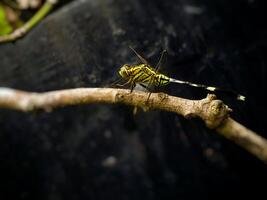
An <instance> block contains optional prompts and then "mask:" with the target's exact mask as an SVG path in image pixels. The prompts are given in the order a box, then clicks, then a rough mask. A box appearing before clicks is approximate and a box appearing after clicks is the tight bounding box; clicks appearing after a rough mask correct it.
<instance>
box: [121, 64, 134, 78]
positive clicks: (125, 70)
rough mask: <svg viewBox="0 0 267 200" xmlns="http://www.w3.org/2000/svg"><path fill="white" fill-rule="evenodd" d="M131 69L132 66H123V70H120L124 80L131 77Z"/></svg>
mask: <svg viewBox="0 0 267 200" xmlns="http://www.w3.org/2000/svg"><path fill="white" fill-rule="evenodd" d="M130 69H131V66H130V65H127V64H125V65H123V66H122V67H121V68H120V71H119V74H120V76H121V77H122V78H126V79H127V78H129V76H130V71H129V70H130Z"/></svg>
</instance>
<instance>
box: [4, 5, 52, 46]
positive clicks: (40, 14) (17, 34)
mask: <svg viewBox="0 0 267 200" xmlns="http://www.w3.org/2000/svg"><path fill="white" fill-rule="evenodd" d="M56 3H57V0H46V2H45V3H44V5H43V6H42V7H41V8H40V9H39V10H38V11H37V13H36V14H35V15H34V16H33V17H32V18H31V19H30V20H29V21H28V22H26V23H25V24H24V25H23V26H22V27H20V28H18V29H16V30H15V31H13V32H12V33H11V34H9V35H3V36H0V43H4V42H12V41H15V40H17V39H19V38H21V37H23V36H24V35H25V34H26V33H28V32H29V31H30V30H31V29H32V28H33V27H34V26H35V25H36V24H38V23H39V22H40V21H41V20H42V19H43V18H44V17H45V16H46V15H47V14H48V13H49V12H50V11H51V10H52V9H53V7H54V5H55V4H56Z"/></svg>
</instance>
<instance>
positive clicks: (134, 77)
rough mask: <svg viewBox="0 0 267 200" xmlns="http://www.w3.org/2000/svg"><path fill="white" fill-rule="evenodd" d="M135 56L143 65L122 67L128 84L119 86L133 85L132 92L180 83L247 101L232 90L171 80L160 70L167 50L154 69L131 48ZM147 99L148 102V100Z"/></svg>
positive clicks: (121, 71) (125, 65)
mask: <svg viewBox="0 0 267 200" xmlns="http://www.w3.org/2000/svg"><path fill="white" fill-rule="evenodd" d="M129 48H130V49H131V50H132V51H133V52H134V53H135V54H136V56H137V57H138V58H139V59H140V61H141V63H140V64H135V65H130V64H124V65H123V66H121V67H120V69H119V72H118V73H119V75H120V76H121V78H122V79H123V80H125V81H126V82H125V83H124V84H122V85H119V84H117V85H118V86H125V85H128V84H130V85H131V92H132V91H133V89H134V88H135V86H136V84H140V85H141V86H143V87H145V88H146V89H148V90H149V88H150V87H151V86H156V87H158V86H159V87H161V86H166V85H168V84H170V83H178V84H184V85H188V86H191V87H197V88H203V89H205V90H207V91H210V92H215V91H222V92H227V93H230V94H232V95H234V96H235V98H236V99H237V100H239V101H245V99H246V97H245V96H243V95H241V94H237V93H236V92H234V91H232V90H226V89H221V88H217V87H213V86H207V85H203V84H196V83H192V82H189V81H182V80H178V79H174V78H171V77H169V76H167V75H164V74H162V73H159V72H158V71H159V68H160V66H161V62H162V59H163V56H164V54H165V53H166V52H167V51H166V50H163V51H162V53H161V56H160V59H159V62H158V64H157V65H156V67H155V68H154V67H152V66H151V65H149V64H148V62H147V60H146V59H145V58H143V57H142V56H141V55H140V54H139V53H137V51H136V50H135V49H134V48H132V47H131V46H130V47H129ZM150 95H151V92H150V93H149V96H148V99H149V97H150ZM148 99H147V100H148Z"/></svg>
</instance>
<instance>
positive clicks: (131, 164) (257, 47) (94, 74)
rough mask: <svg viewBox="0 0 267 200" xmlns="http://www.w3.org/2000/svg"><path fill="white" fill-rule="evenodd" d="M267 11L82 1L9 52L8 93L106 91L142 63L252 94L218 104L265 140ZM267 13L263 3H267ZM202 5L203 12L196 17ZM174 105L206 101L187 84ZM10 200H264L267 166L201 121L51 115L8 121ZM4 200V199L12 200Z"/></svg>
mask: <svg viewBox="0 0 267 200" xmlns="http://www.w3.org/2000/svg"><path fill="white" fill-rule="evenodd" d="M261 2H262V1H243V0H237V1H224V0H217V1H207V0H201V1H200V0H191V1H188V0H187V1H182V0H180V1H176V0H173V1H172V0H169V1H152V0H148V1H141V0H129V1H127V3H125V1H123V0H113V1H108V0H98V1H95V0H87V1H79V0H77V1H75V2H73V3H70V4H68V5H65V6H64V7H63V8H62V9H58V10H56V11H55V12H54V13H53V14H52V15H50V16H49V17H47V18H46V19H45V20H44V21H43V22H42V23H40V24H39V25H38V26H37V27H36V28H35V29H33V30H32V31H31V32H30V33H29V34H28V35H27V36H26V37H24V38H23V39H22V40H19V41H18V42H16V43H9V44H4V45H0V59H1V62H0V67H1V71H0V85H1V87H11V88H17V89H22V90H27V91H34V92H44V91H50V90H58V89H66V88H75V87H102V86H105V85H107V84H109V83H111V82H113V81H114V80H115V79H116V70H117V69H118V67H119V66H120V65H122V64H124V63H127V62H129V63H134V62H136V61H137V59H136V57H135V56H134V55H133V54H132V52H131V51H130V50H129V49H128V45H132V46H134V47H135V48H136V49H137V50H138V51H139V52H141V53H143V55H145V56H146V57H147V58H148V60H149V61H151V63H152V64H154V63H156V62H157V59H158V57H159V53H160V51H161V49H163V48H164V49H167V51H168V56H167V59H166V60H165V62H164V64H165V65H164V67H163V68H162V70H163V72H166V73H167V74H168V75H170V76H173V77H174V78H179V79H183V80H188V81H194V82H198V83H204V84H208V85H213V86H220V87H226V88H231V89H235V90H237V91H239V92H240V93H242V94H245V95H246V96H247V97H248V101H247V102H246V103H245V104H240V103H239V102H236V101H235V100H234V99H232V98H231V97H227V96H224V95H221V96H219V98H221V99H223V101H224V102H225V103H226V104H227V105H229V106H230V107H231V108H232V109H233V113H232V116H233V118H234V119H236V120H237V121H239V122H240V123H241V124H244V125H245V126H246V127H248V128H250V129H252V130H255V131H256V132H257V133H259V134H261V135H262V136H264V137H267V136H266V135H263V134H264V133H265V134H266V132H265V130H266V120H265V119H266V118H264V117H261V116H260V113H262V111H263V110H266V105H265V102H264V101H265V98H264V92H263V91H265V90H264V89H266V88H265V85H266V84H265V80H266V69H265V65H266V62H267V61H266V57H265V56H264V55H265V54H266V25H265V24H266V21H265V19H266V14H265V8H264V6H263V3H261ZM263 2H264V1H263ZM192 6H193V7H192ZM164 92H167V93H169V94H171V95H175V96H180V97H184V98H190V99H201V98H203V97H205V96H206V92H204V91H200V90H198V89H194V88H188V87H184V86H179V85H170V86H169V87H167V88H165V89H164ZM0 131H1V134H0V153H1V154H0V155H1V156H0V158H1V165H0V168H1V171H0V173H1V174H0V176H1V180H0V183H1V185H2V187H1V189H0V195H1V199H30V198H34V199H40V198H42V199H85V198H87V199H108V198H111V197H112V198H114V199H146V200H149V199H196V198H201V199H204V198H205V199H215V198H218V196H219V197H221V198H230V197H231V198H233V197H234V196H235V194H236V195H237V196H238V198H241V196H248V195H250V194H253V196H254V198H255V196H257V195H259V194H260V193H264V191H265V185H264V184H262V183H261V182H262V181H263V180H266V179H267V177H266V176H267V175H266V166H265V165H264V164H262V163H261V162H260V161H258V160H257V159H256V158H254V157H253V156H251V155H250V154H248V153H247V152H246V151H244V150H243V149H241V148H239V147H238V146H237V145H235V144H233V143H231V142H228V140H225V139H223V138H222V137H219V136H217V135H216V134H213V131H210V130H208V129H207V128H206V127H205V126H204V124H203V123H202V122H200V120H185V119H183V118H181V117H178V116H176V115H175V114H170V113H161V112H156V111H155V112H148V113H143V112H140V113H139V114H138V115H137V116H135V117H134V116H133V115H132V109H131V108H128V109H127V108H125V107H121V106H78V107H70V108H62V109H59V110H55V111H54V112H51V113H43V112H34V113H30V114H29V113H27V114H25V113H19V112H16V111H8V110H1V111H0ZM4 197H5V198H4Z"/></svg>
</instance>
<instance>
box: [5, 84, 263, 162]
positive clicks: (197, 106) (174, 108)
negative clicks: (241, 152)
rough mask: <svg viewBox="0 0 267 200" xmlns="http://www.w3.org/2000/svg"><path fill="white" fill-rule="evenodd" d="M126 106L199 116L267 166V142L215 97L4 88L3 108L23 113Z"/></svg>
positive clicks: (80, 89)
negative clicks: (93, 105)
mask: <svg viewBox="0 0 267 200" xmlns="http://www.w3.org/2000/svg"><path fill="white" fill-rule="evenodd" d="M93 103H94V104H96V103H101V104H125V105H130V106H137V107H141V108H142V109H143V110H150V109H159V110H164V111H168V112H175V113H177V114H179V115H182V116H184V117H186V118H191V117H199V118H201V119H202V120H203V121H204V122H205V124H206V125H207V127H208V128H210V129H214V130H216V132H217V133H219V134H220V135H222V136H224V137H226V138H227V139H229V140H231V141H233V142H235V143H236V144H238V145H240V146H241V147H243V148H245V149H246V150H247V151H249V152H250V153H252V154H253V155H254V156H256V157H257V158H258V159H260V160H262V161H263V162H265V163H266V164H267V140H266V139H264V138H263V137H261V136H259V135H257V134H256V133H255V132H253V131H251V130H249V129H247V128H246V127H244V126H243V125H241V124H239V123H238V122H236V121H234V120H233V119H231V118H230V117H229V113H230V112H231V109H230V108H229V107H228V106H227V105H225V104H224V103H223V102H222V101H221V100H217V99H216V96H215V95H212V94H208V96H207V97H206V98H205V99H201V100H188V99H183V98H179V97H174V96H169V95H167V94H164V93H152V94H151V96H150V98H149V100H148V101H147V93H146V92H141V91H134V92H132V93H130V90H125V89H114V88H77V89H66V90H58V91H52V92H44V93H31V92H24V91H19V90H15V89H10V88H0V108H7V109H13V110H18V111H23V112H29V111H33V110H40V109H41V110H45V111H51V110H53V109H54V108H58V107H64V106H70V105H80V104H93Z"/></svg>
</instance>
